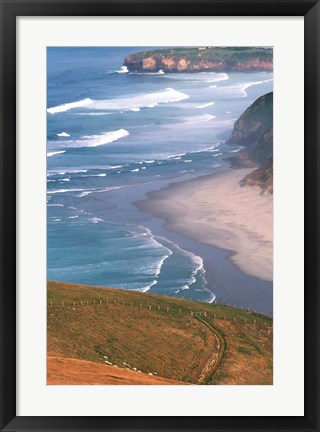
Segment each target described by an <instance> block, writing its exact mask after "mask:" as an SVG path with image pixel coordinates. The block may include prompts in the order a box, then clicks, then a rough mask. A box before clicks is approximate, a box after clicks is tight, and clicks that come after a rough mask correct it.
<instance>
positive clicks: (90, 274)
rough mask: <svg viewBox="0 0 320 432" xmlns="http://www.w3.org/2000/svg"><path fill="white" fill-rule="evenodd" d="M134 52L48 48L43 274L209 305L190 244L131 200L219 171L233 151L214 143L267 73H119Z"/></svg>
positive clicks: (267, 79)
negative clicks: (172, 234) (45, 264)
mask: <svg viewBox="0 0 320 432" xmlns="http://www.w3.org/2000/svg"><path fill="white" fill-rule="evenodd" d="M143 49H144V48H143V47H138V48H134V47H130V48H123V47H121V48H119V47H117V48H48V50H47V74H48V80H47V94H48V100H47V108H48V109H47V202H48V212H47V215H48V216H47V217H48V221H47V222H48V228H47V234H48V279H50V280H58V281H65V282H75V283H86V284H91V285H102V286H109V287H117V288H124V289H134V290H139V291H144V292H146V291H149V292H157V293H161V294H166V295H175V296H180V297H188V298H193V299H196V300H201V301H206V302H212V301H213V300H214V298H215V286H214V278H211V280H210V281H209V280H208V277H207V274H206V269H205V266H204V262H203V259H202V257H201V256H200V255H199V254H197V253H196V252H195V250H196V248H195V249H193V248H192V245H191V246H190V245H188V247H187V248H186V247H184V245H182V244H179V241H177V240H176V238H175V239H174V240H173V237H170V235H169V234H168V235H166V233H165V231H163V230H160V229H159V230H157V228H156V227H157V225H158V224H157V223H154V222H155V221H152V220H151V219H150V217H147V216H146V215H144V214H142V213H141V212H139V211H138V210H137V209H136V208H135V207H133V206H132V205H131V203H132V202H134V201H136V200H137V199H143V198H144V197H145V193H146V192H148V191H151V190H156V189H160V188H162V187H164V186H166V185H168V184H169V183H172V182H174V181H183V180H186V179H189V178H193V177H197V176H200V175H204V174H208V173H213V172H218V171H222V170H225V169H228V167H229V165H228V163H227V162H226V161H225V159H226V158H227V157H228V156H231V155H232V154H234V152H237V151H239V150H240V147H239V148H237V147H234V146H232V147H231V146H226V145H225V144H224V142H223V140H222V138H219V137H221V136H223V135H221V133H223V132H226V131H229V130H231V129H232V127H233V123H234V122H235V120H236V119H237V118H238V117H239V116H240V115H241V114H242V112H243V111H244V110H245V109H246V108H247V107H248V106H249V105H250V104H251V103H252V102H253V101H254V100H256V99H257V98H258V97H259V96H261V95H262V94H265V93H267V92H269V91H271V90H272V87H273V75H272V73H250V74H248V73H228V74H226V73H181V74H164V73H163V72H162V71H159V72H158V73H152V74H151V73H150V74H147V73H145V74H141V73H139V74H138V73H136V74H133V73H127V71H126V68H125V67H123V66H122V65H123V60H124V57H125V56H126V55H128V54H130V53H132V52H136V51H140V50H143ZM226 277H227V276H226Z"/></svg>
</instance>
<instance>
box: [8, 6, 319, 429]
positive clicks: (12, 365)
mask: <svg viewBox="0 0 320 432" xmlns="http://www.w3.org/2000/svg"><path fill="white" fill-rule="evenodd" d="M0 7H1V9H0V10H1V23H0V28H1V57H0V65H1V88H0V95H1V105H0V114H1V120H0V125H1V126H0V131H1V146H0V150H1V154H0V161H1V171H0V184H1V192H0V200H1V201H0V203H1V204H0V210H1V219H0V227H1V237H0V239H1V249H0V252H1V272H0V277H1V287H0V289H1V291H0V292H1V312H0V319H1V364H0V367H1V371H0V373H1V376H0V378H1V389H0V401H1V402H0V418H1V419H0V427H1V431H79V430H81V431H98V430H99V431H109V432H111V431H119V430H122V431H125V430H126V431H133V430H135V431H140V430H141V431H142V430H150V431H169V430H170V431H174V430H185V431H190V432H191V431H195V430H212V431H217V432H218V431H227V430H228V431H240V430H248V431H262V430H263V431H269V430H270V431H292V430H296V431H319V430H320V421H319V405H320V404H319V315H318V314H319V311H320V309H319V270H318V268H319V203H320V202H319V193H320V189H319V170H320V164H319V154H320V152H319V136H320V133H319V132H320V131H319V119H320V111H319V74H320V70H319V52H320V51H319V50H320V44H319V37H320V26H319V22H320V4H319V1H314V0H304V1H302V0H282V1H281V0H280V1H277V0H269V1H265V0H245V1H242V0H209V1H203V0H201V1H198V2H197V1H196V0H174V1H172V2H169V1H160V0H157V1H151V0H149V1H147V2H146V1H141V0H140V1H137V0H133V1H128V0H126V1H121V0H118V1H107V0H101V1H99V0H95V1H90V0H85V1H81V0H80V1H76V0H68V1H63V0H62V1H57V0H41V1H32V0H20V1H19V0H18V1H15V0H0ZM117 15H118V16H121V15H126V16H165V15H170V16H303V17H304V24H305V30H304V31H305V41H304V46H305V64H304V71H305V84H304V89H305V117H304V121H305V134H304V136H305V166H304V168H305V394H304V396H305V414H304V416H303V417H285V416H283V417H255V416H254V413H253V415H252V416H250V417H170V418H167V417H161V416H159V417H148V416H147V415H146V416H145V417H41V416H37V417H19V416H16V318H17V317H16V306H15V305H16V291H15V288H16V239H17V238H16V194H15V191H16V174H17V173H16V147H15V143H16V75H15V71H16V17H18V16H117ZM288 42H290V41H288ZM292 379H294V377H292Z"/></svg>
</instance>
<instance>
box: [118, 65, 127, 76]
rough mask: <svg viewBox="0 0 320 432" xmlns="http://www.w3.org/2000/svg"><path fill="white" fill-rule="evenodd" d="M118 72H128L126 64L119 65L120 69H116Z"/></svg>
mask: <svg viewBox="0 0 320 432" xmlns="http://www.w3.org/2000/svg"><path fill="white" fill-rule="evenodd" d="M116 72H117V73H118V74H126V73H128V72H129V70H128V68H127V66H121V68H120V70H117V71H116Z"/></svg>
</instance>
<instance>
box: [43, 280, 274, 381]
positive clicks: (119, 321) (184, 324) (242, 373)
mask: <svg viewBox="0 0 320 432" xmlns="http://www.w3.org/2000/svg"><path fill="white" fill-rule="evenodd" d="M48 302H49V303H48V346H47V353H48V357H50V359H51V360H50V362H49V363H48V376H51V377H52V375H53V372H54V382H55V384H59V382H61V383H64V384H66V383H68V382H66V381H65V379H66V376H65V374H62V375H61V376H60V377H59V367H57V365H56V363H57V361H60V362H61V360H55V359H61V358H65V359H78V360H84V361H88V362H93V363H96V364H100V365H106V367H112V368H114V370H118V369H119V368H123V369H124V370H128V372H129V371H130V379H131V380H132V379H133V375H132V374H134V372H135V373H136V379H135V383H136V384H139V383H141V384H144V383H146V382H145V377H146V375H148V376H151V375H149V374H152V376H153V377H159V378H161V377H162V378H165V379H170V380H176V381H183V382H185V383H194V384H272V334H273V331H272V319H271V318H269V317H265V316H263V315H260V314H256V313H254V312H250V311H246V310H240V309H237V308H233V307H228V306H222V305H215V304H206V303H199V302H194V301H189V300H184V299H176V298H172V297H166V296H160V295H156V294H148V293H140V292H136V291H125V290H119V289H107V288H98V287H90V286H85V285H75V284H65V283H60V282H49V283H48ZM62 302H63V306H62ZM191 312H202V313H206V316H204V315H202V316H195V315H194V316H192V315H191ZM72 365H73V366H72V367H75V365H76V363H74V362H73V363H72ZM83 366H84V364H83V363H81V364H79V367H81V370H82V367H83ZM49 367H51V369H52V370H51V369H50V368H49ZM117 368H118V369H117ZM53 369H54V370H53ZM81 370H80V369H79V376H78V379H79V382H78V383H81V384H85V382H83V380H84V376H83V375H82V373H81ZM109 370H110V368H109ZM138 371H141V372H138ZM139 376H141V378H139ZM92 379H93V378H92V374H91V377H90V378H88V380H90V382H89V381H88V384H89V383H92ZM59 380H60V381H59ZM123 380H124V378H122V382H121V383H125V382H124V381H123ZM128 380H129V377H128ZM139 380H140V381H139ZM72 383H77V371H76V370H74V371H73V372H72ZM103 383H104V384H108V383H109V382H108V381H106V378H104V381H103ZM111 383H114V382H111V381H110V384H111ZM127 383H128V384H129V383H131V382H129V381H128V382H127ZM159 384H161V383H160V382H159Z"/></svg>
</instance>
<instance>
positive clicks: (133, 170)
mask: <svg viewBox="0 0 320 432" xmlns="http://www.w3.org/2000/svg"><path fill="white" fill-rule="evenodd" d="M130 171H131V172H138V171H140V170H139V168H136V169H132V170H130Z"/></svg>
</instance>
